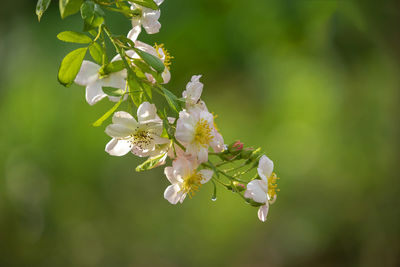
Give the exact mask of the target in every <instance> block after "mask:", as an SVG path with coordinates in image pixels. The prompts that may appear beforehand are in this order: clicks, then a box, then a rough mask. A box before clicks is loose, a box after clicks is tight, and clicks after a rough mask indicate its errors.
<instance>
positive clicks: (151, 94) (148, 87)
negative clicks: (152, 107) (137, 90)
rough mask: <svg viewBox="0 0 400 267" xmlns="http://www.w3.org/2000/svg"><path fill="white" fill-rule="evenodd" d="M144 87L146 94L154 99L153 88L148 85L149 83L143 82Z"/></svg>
mask: <svg viewBox="0 0 400 267" xmlns="http://www.w3.org/2000/svg"><path fill="white" fill-rule="evenodd" d="M142 87H143V89H144V91H145V92H146V94H147V95H148V96H149V98H150V99H152V98H153V92H152V90H151V86H150V85H148V84H147V83H142Z"/></svg>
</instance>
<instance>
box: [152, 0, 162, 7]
mask: <svg viewBox="0 0 400 267" xmlns="http://www.w3.org/2000/svg"><path fill="white" fill-rule="evenodd" d="M154 2H156V4H157V6H160V5H161V4H162V2H164V0H154Z"/></svg>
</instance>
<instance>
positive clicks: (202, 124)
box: [194, 119, 213, 146]
mask: <svg viewBox="0 0 400 267" xmlns="http://www.w3.org/2000/svg"><path fill="white" fill-rule="evenodd" d="M212 138H213V136H212V135H211V127H210V125H209V124H208V122H207V121H206V120H205V119H200V120H199V121H198V122H197V124H196V128H195V132H194V140H195V142H196V143H198V144H200V145H202V146H205V145H207V144H209V143H210V141H211V139H212Z"/></svg>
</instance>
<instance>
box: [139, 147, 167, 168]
mask: <svg viewBox="0 0 400 267" xmlns="http://www.w3.org/2000/svg"><path fill="white" fill-rule="evenodd" d="M167 155H168V152H167V151H166V152H164V153H161V154H160V155H157V156H154V157H150V158H148V159H147V160H146V161H145V162H143V163H142V164H140V165H139V166H137V167H136V171H137V172H141V171H146V170H150V169H153V168H155V167H157V166H159V165H160V164H162V163H163V162H164V161H165V159H166V158H167Z"/></svg>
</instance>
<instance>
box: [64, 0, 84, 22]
mask: <svg viewBox="0 0 400 267" xmlns="http://www.w3.org/2000/svg"><path fill="white" fill-rule="evenodd" d="M82 3H83V0H60V14H61V18H62V19H65V18H66V17H68V16H70V15H73V14H75V13H78V12H79V9H80V7H81V5H82Z"/></svg>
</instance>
